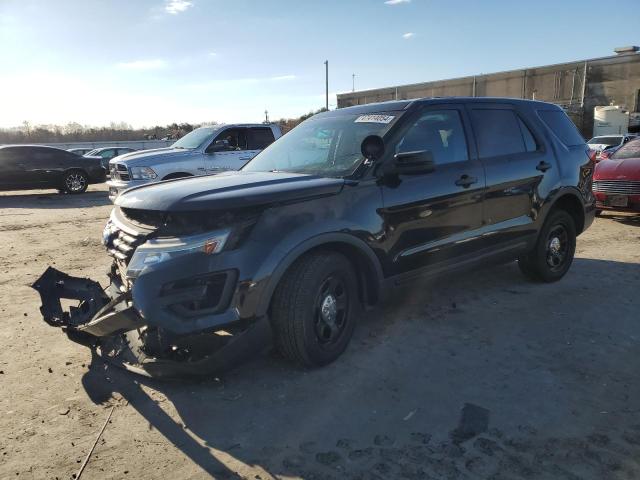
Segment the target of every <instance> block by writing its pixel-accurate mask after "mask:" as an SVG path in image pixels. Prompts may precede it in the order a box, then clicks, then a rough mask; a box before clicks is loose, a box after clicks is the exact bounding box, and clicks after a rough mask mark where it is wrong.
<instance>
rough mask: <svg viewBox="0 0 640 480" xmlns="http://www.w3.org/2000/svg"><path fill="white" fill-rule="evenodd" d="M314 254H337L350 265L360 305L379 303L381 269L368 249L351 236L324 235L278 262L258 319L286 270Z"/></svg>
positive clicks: (299, 246) (262, 298) (300, 246)
mask: <svg viewBox="0 0 640 480" xmlns="http://www.w3.org/2000/svg"><path fill="white" fill-rule="evenodd" d="M318 250H328V251H334V252H338V253H341V254H343V255H344V256H345V257H346V258H347V260H349V262H351V263H352V265H353V267H354V271H355V273H356V275H357V277H358V290H359V292H358V293H359V296H360V299H361V300H362V302H363V304H364V305H373V304H375V303H376V302H377V301H378V300H379V299H380V296H381V285H382V281H383V273H382V266H381V265H380V262H379V260H378V258H377V257H376V255H375V254H374V253H373V251H372V250H371V248H370V247H369V246H368V245H367V244H366V243H365V242H364V241H362V240H360V239H359V238H356V237H354V236H352V235H348V234H344V233H328V234H323V235H319V236H316V237H314V238H312V239H309V240H307V241H306V242H303V243H302V244H300V245H298V246H297V247H296V248H294V249H293V250H292V251H291V252H289V253H288V254H287V255H286V256H285V257H284V258H283V259H282V261H280V262H279V264H278V266H277V268H276V269H275V270H274V272H273V274H271V276H270V278H269V283H268V285H267V287H266V288H265V291H264V293H263V295H262V297H261V300H260V302H259V305H258V311H257V314H258V315H260V316H261V315H265V314H266V313H267V312H268V310H269V306H270V305H271V300H272V299H273V294H274V292H275V290H276V287H277V286H278V284H279V283H280V281H281V280H282V278H283V276H284V275H285V274H286V273H287V271H288V270H289V268H290V267H291V266H292V265H293V264H294V263H295V262H296V261H297V260H298V259H300V258H302V257H303V256H304V255H307V254H309V253H311V252H315V251H318Z"/></svg>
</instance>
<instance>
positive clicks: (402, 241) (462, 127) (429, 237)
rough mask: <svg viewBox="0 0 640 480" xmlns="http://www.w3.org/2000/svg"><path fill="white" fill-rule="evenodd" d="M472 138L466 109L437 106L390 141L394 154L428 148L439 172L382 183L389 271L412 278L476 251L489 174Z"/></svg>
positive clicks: (417, 116) (415, 118)
mask: <svg viewBox="0 0 640 480" xmlns="http://www.w3.org/2000/svg"><path fill="white" fill-rule="evenodd" d="M471 138H472V137H471V134H470V129H469V128H468V117H467V113H466V111H465V110H464V108H463V107H461V106H459V105H437V106H431V107H425V108H424V109H422V110H420V111H418V112H416V113H415V114H414V116H413V118H411V119H410V120H409V121H408V122H407V126H406V127H405V129H404V131H400V132H399V133H398V134H397V135H394V139H391V143H390V146H391V147H393V148H394V151H393V152H392V153H393V154H396V153H400V152H413V151H424V150H428V151H430V152H431V154H432V156H433V160H434V162H435V170H434V171H433V172H431V173H426V174H418V175H401V176H399V177H397V178H395V179H391V180H388V179H387V180H384V181H383V183H382V195H383V205H384V207H383V210H382V212H381V214H382V216H383V219H384V224H385V227H384V230H385V231H384V239H383V242H382V243H383V248H384V249H385V250H386V253H387V255H386V258H387V260H386V265H385V266H384V269H385V275H387V276H388V275H398V274H409V275H410V276H411V274H412V273H418V272H419V271H420V269H423V268H426V267H433V266H437V265H443V266H446V264H448V263H450V262H455V261H456V260H458V259H460V257H461V256H463V255H465V254H469V253H470V252H473V249H474V248H475V242H474V240H475V238H476V236H477V235H478V234H479V230H480V229H481V227H482V201H483V194H484V187H485V175H484V169H483V167H482V164H481V163H480V162H479V161H478V160H477V158H476V152H475V146H474V144H473V142H472V141H471ZM389 160H390V159H389V158H387V161H389Z"/></svg>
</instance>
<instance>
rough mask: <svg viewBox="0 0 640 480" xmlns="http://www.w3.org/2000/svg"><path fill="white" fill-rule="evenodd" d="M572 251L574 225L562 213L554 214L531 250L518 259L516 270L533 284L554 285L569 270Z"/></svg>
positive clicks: (573, 248) (565, 213) (573, 249)
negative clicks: (534, 282) (518, 269)
mask: <svg viewBox="0 0 640 480" xmlns="http://www.w3.org/2000/svg"><path fill="white" fill-rule="evenodd" d="M575 251H576V227H575V222H574V221H573V218H572V217H571V215H569V214H568V213H567V212H566V211H565V210H556V211H553V212H551V213H550V215H549V217H548V218H547V220H546V221H545V222H544V225H543V227H542V230H541V231H540V233H539V235H538V241H537V242H536V246H535V247H534V248H533V250H532V251H531V252H529V253H528V254H525V255H523V256H521V257H520V258H518V266H519V267H520V270H521V271H522V273H523V274H524V275H525V276H526V277H528V278H530V279H532V280H535V281H539V282H556V281H558V280H560V279H561V278H562V277H564V275H565V274H566V273H567V271H568V270H569V267H571V263H572V262H573V256H574V254H575Z"/></svg>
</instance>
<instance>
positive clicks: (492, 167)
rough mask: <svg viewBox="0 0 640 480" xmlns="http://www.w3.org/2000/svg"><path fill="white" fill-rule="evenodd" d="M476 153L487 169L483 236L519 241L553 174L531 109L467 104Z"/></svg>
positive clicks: (528, 230) (529, 232) (531, 227)
mask: <svg viewBox="0 0 640 480" xmlns="http://www.w3.org/2000/svg"><path fill="white" fill-rule="evenodd" d="M467 108H468V110H469V115H470V117H471V120H472V125H473V130H474V133H475V138H476V142H477V148H478V155H479V158H480V160H481V161H482V163H483V165H484V168H485V171H486V175H487V192H486V195H485V200H484V223H485V225H486V228H487V231H488V232H490V233H491V235H488V236H487V237H486V239H485V240H484V242H485V243H486V244H487V246H489V245H491V246H494V245H495V244H496V243H508V244H512V246H513V247H514V248H518V247H519V246H522V247H524V243H526V241H527V240H528V239H529V236H530V235H534V234H535V228H534V225H533V222H534V220H535V218H536V216H537V210H538V208H539V206H540V203H541V201H542V199H544V198H545V196H546V192H547V191H548V190H549V189H550V188H552V185H553V184H555V182H556V180H557V179H558V168H557V165H555V163H556V162H555V157H554V155H553V152H552V151H551V150H550V149H548V148H546V147H545V143H544V136H543V134H542V132H541V131H540V128H539V126H537V125H538V124H536V123H535V122H533V121H531V120H528V119H527V118H530V117H531V116H532V115H526V114H525V113H526V112H524V111H523V112H519V111H518V109H517V107H516V106H515V105H508V104H506V105H502V104H488V103H482V104H469V105H468V106H467Z"/></svg>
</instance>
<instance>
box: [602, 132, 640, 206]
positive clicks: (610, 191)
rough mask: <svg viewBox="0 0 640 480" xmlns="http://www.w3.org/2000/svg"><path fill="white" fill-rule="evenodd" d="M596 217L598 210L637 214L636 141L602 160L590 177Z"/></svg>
mask: <svg viewBox="0 0 640 480" xmlns="http://www.w3.org/2000/svg"><path fill="white" fill-rule="evenodd" d="M593 193H594V195H595V197H596V209H597V210H596V214H599V213H600V212H601V211H602V210H621V211H625V212H639V213H640V139H638V140H632V141H630V142H629V143H627V144H626V145H623V146H622V147H620V148H619V149H618V150H616V151H615V152H614V153H613V154H611V155H610V156H609V157H608V158H606V159H602V160H601V161H600V162H599V163H598V164H597V165H596V170H595V172H594V174H593Z"/></svg>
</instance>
